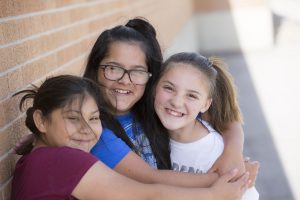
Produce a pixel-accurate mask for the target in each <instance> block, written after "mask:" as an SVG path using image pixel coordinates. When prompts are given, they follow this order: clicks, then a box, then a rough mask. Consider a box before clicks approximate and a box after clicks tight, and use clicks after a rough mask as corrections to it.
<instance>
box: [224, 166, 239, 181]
mask: <svg viewBox="0 0 300 200" xmlns="http://www.w3.org/2000/svg"><path fill="white" fill-rule="evenodd" d="M237 173H238V169H236V168H235V169H233V170H230V171H229V172H228V173H226V174H224V175H223V176H221V179H222V180H224V181H225V182H229V181H231V180H232V179H233V178H234V177H235V176H236V175H237Z"/></svg>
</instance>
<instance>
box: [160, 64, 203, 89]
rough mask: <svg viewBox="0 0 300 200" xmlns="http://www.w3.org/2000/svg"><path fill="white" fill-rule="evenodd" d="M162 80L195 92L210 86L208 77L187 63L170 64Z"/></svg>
mask: <svg viewBox="0 0 300 200" xmlns="http://www.w3.org/2000/svg"><path fill="white" fill-rule="evenodd" d="M161 80H162V81H164V80H165V81H170V82H172V83H173V84H174V85H175V86H177V87H185V88H191V89H195V90H197V89H201V88H203V86H205V87H207V86H208V77H207V76H206V75H205V74H204V73H203V72H201V71H200V70H199V69H198V68H196V67H195V66H193V65H191V64H186V63H170V64H169V65H168V67H167V69H166V71H165V73H164V74H163V76H162V78H161Z"/></svg>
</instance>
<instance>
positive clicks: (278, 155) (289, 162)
mask: <svg viewBox="0 0 300 200" xmlns="http://www.w3.org/2000/svg"><path fill="white" fill-rule="evenodd" d="M299 5H300V4H299ZM278 17H279V18H281V19H280V27H278V32H277V33H276V34H277V35H276V37H275V38H276V41H275V45H274V47H273V48H270V49H264V50H260V51H255V52H250V53H244V54H231V55H228V54H227V55H223V57H224V58H225V61H226V62H227V63H228V64H229V66H230V70H231V73H232V74H233V76H234V77H235V81H236V84H237V86H238V90H239V101H240V105H241V108H242V111H243V113H244V117H245V126H244V130H245V155H249V156H250V157H252V158H253V159H255V160H258V161H260V163H261V169H260V172H259V176H258V180H257V189H258V191H259V193H260V195H261V196H260V199H261V200H294V199H300V190H299V189H300V172H299V169H300V158H299V155H298V154H299V152H300V145H299V144H298V143H299V141H300V135H299V133H300V126H299V125H298V124H299V122H298V121H299V119H300V105H299V103H298V102H300V79H299V75H300V20H299V21H297V20H291V19H290V18H284V17H280V16H278ZM299 19H300V18H299ZM275 23H276V21H275Z"/></svg>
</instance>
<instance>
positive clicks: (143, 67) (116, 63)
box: [104, 61, 147, 70]
mask: <svg viewBox="0 0 300 200" xmlns="http://www.w3.org/2000/svg"><path fill="white" fill-rule="evenodd" d="M104 65H117V66H119V67H122V68H125V67H124V66H123V65H121V64H120V63H118V62H113V61H111V62H107V63H106V64H104ZM133 67H134V69H136V68H142V69H144V70H147V67H146V66H144V65H134V66H133Z"/></svg>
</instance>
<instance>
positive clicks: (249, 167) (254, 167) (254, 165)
mask: <svg viewBox="0 0 300 200" xmlns="http://www.w3.org/2000/svg"><path fill="white" fill-rule="evenodd" d="M245 167H246V171H247V172H249V174H250V175H249V180H251V183H250V184H249V187H253V186H254V185H255V182H256V178H257V174H258V169H259V167H260V164H259V162H258V161H250V158H249V159H248V157H246V159H245Z"/></svg>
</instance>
